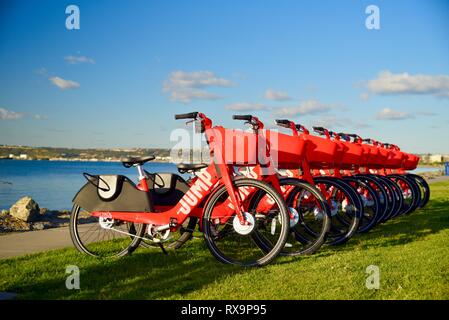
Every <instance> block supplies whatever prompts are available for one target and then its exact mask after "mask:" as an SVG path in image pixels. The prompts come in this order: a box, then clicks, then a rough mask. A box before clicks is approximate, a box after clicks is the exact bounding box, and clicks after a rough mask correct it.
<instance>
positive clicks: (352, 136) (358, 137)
mask: <svg viewBox="0 0 449 320" xmlns="http://www.w3.org/2000/svg"><path fill="white" fill-rule="evenodd" d="M346 135H347V136H348V137H351V138H354V139H361V138H360V136H359V135H357V134H355V133H347V134H346Z"/></svg>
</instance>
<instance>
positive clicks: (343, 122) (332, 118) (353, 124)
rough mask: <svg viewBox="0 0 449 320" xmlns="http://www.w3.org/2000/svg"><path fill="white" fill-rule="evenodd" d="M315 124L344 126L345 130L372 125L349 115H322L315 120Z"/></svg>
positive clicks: (331, 126) (328, 126)
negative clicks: (353, 118) (348, 116)
mask: <svg viewBox="0 0 449 320" xmlns="http://www.w3.org/2000/svg"><path fill="white" fill-rule="evenodd" d="M314 125H315V126H320V127H324V128H327V129H336V128H343V129H345V131H346V129H348V128H353V129H362V128H368V127H370V125H368V124H366V123H364V122H358V121H354V120H352V119H350V118H347V117H338V116H336V115H328V116H324V117H321V118H320V119H318V120H316V121H314ZM347 133H348V132H347ZM349 133H350V132H349Z"/></svg>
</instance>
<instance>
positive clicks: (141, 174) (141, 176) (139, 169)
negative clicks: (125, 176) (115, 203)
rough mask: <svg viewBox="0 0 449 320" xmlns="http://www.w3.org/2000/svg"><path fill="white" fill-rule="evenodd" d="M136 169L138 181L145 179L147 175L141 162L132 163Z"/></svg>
mask: <svg viewBox="0 0 449 320" xmlns="http://www.w3.org/2000/svg"><path fill="white" fill-rule="evenodd" d="M134 166H135V167H136V169H137V172H138V173H139V181H142V180H145V179H146V178H147V175H146V174H145V170H143V167H142V165H141V164H135V165H134Z"/></svg>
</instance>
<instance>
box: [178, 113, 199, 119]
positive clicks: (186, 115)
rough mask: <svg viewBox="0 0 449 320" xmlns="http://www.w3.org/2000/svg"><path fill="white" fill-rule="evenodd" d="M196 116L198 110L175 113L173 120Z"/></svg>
mask: <svg viewBox="0 0 449 320" xmlns="http://www.w3.org/2000/svg"><path fill="white" fill-rule="evenodd" d="M197 117H198V112H190V113H181V114H175V120H180V119H196V118H197Z"/></svg>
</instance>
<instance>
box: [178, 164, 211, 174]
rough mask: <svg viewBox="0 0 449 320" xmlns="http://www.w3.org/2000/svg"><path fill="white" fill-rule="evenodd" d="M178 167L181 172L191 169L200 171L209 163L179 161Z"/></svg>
mask: <svg viewBox="0 0 449 320" xmlns="http://www.w3.org/2000/svg"><path fill="white" fill-rule="evenodd" d="M176 166H177V167H178V171H179V173H186V172H189V171H198V170H201V169H203V168H206V167H207V166H208V165H207V164H206V163H179V164H177V165H176Z"/></svg>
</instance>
